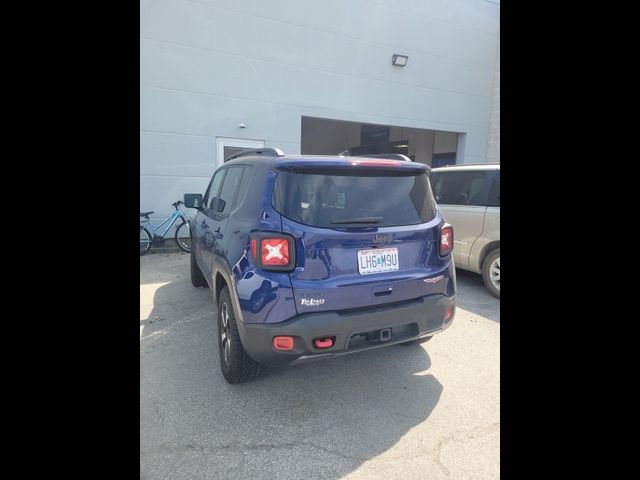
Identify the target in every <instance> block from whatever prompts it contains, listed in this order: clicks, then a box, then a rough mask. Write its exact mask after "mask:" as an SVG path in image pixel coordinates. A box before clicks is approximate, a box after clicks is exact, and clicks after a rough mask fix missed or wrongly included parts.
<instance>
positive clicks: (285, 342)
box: [273, 337, 293, 350]
mask: <svg viewBox="0 0 640 480" xmlns="http://www.w3.org/2000/svg"><path fill="white" fill-rule="evenodd" d="M273 348H275V349H276V350H293V337H273Z"/></svg>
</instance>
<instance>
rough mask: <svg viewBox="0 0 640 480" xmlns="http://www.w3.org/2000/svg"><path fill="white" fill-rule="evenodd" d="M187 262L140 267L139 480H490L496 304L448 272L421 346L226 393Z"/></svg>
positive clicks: (496, 395)
mask: <svg viewBox="0 0 640 480" xmlns="http://www.w3.org/2000/svg"><path fill="white" fill-rule="evenodd" d="M214 321H215V307H214V303H213V300H212V298H211V292H210V290H209V289H208V288H200V289H196V288H194V287H192V286H191V282H190V280H189V255H188V254H183V253H169V254H167V253H156V254H153V253H152V254H148V255H146V256H143V257H141V258H140V478H142V479H209V478H211V479H214V478H215V479H246V478H251V479H338V478H348V479H399V478H403V479H404V478H410V479H414V478H415V479H423V478H424V479H434V480H437V479H497V478H499V476H500V468H499V456H500V439H499V436H500V301H499V300H497V299H495V298H493V297H492V296H490V295H489V293H487V291H486V290H485V289H484V287H483V285H482V280H481V279H480V277H479V276H477V275H473V274H471V273H467V272H462V271H458V308H457V312H456V317H455V320H454V323H453V325H452V326H451V327H450V328H449V329H448V330H446V331H445V332H444V333H442V334H440V335H436V336H435V337H434V338H433V339H431V340H430V341H429V342H427V343H424V344H422V345H415V346H411V347H405V346H399V345H396V346H389V347H385V348H380V349H376V350H372V351H368V352H362V353H358V354H354V355H347V356H343V357H341V358H336V359H330V360H325V361H321V362H315V363H310V364H307V365H300V366H293V367H288V368H283V369H266V370H265V371H264V372H263V374H262V375H261V376H260V377H259V378H258V379H257V380H256V381H255V382H253V383H247V384H241V385H229V384H227V383H226V382H225V380H224V378H223V377H222V374H221V372H220V367H219V364H218V351H217V350H218V347H217V343H216V336H215V323H214Z"/></svg>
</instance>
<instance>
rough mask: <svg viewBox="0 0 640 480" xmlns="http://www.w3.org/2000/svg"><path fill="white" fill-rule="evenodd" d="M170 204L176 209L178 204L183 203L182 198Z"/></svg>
mask: <svg viewBox="0 0 640 480" xmlns="http://www.w3.org/2000/svg"><path fill="white" fill-rule="evenodd" d="M171 205H172V206H174V207H175V208H176V210H177V209H178V206H179V205H184V202H183V201H182V200H178V201H177V202H174V203H172V204H171Z"/></svg>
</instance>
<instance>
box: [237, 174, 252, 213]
mask: <svg viewBox="0 0 640 480" xmlns="http://www.w3.org/2000/svg"><path fill="white" fill-rule="evenodd" d="M250 179H251V167H243V172H242V181H241V182H240V188H239V189H238V195H236V201H235V202H234V203H233V207H235V206H236V205H240V204H241V203H242V199H243V198H244V194H245V193H247V187H248V186H249V180H250Z"/></svg>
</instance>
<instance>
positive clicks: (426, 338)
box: [398, 337, 433, 347]
mask: <svg viewBox="0 0 640 480" xmlns="http://www.w3.org/2000/svg"><path fill="white" fill-rule="evenodd" d="M432 338H433V337H423V338H418V339H416V340H409V341H408V342H402V343H399V344H398V345H402V346H404V347H410V346H411V345H418V344H419V343H425V342H428V341H429V340H431V339H432Z"/></svg>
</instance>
